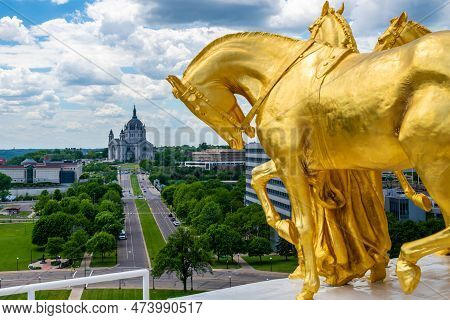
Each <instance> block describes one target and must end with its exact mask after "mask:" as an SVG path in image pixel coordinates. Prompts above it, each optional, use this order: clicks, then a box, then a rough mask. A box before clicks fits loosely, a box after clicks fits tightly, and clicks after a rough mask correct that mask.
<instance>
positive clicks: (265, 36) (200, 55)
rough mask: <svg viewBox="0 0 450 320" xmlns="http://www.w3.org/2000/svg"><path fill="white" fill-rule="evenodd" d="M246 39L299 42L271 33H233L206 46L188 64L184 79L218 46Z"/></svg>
mask: <svg viewBox="0 0 450 320" xmlns="http://www.w3.org/2000/svg"><path fill="white" fill-rule="evenodd" d="M246 38H263V39H274V38H276V39H284V40H290V41H293V42H294V41H295V42H296V41H298V40H297V39H294V38H291V37H288V36H283V35H279V34H275V33H269V32H260V31H256V32H238V33H231V34H226V35H224V36H222V37H220V38H217V39H215V40H213V41H212V42H210V43H209V44H208V45H206V46H205V47H204V48H203V49H202V50H201V51H200V52H199V53H198V54H197V55H196V56H195V58H194V59H192V61H191V62H190V63H189V64H188V66H187V67H186V69H185V70H184V72H183V77H184V76H185V75H186V74H187V73H188V72H189V69H190V68H192V67H193V66H194V65H195V64H196V63H197V62H199V61H200V60H201V59H202V58H203V57H204V56H206V55H207V54H208V53H209V52H210V51H211V50H212V49H214V48H215V47H217V46H218V45H220V44H222V43H225V42H228V41H230V40H235V39H246Z"/></svg>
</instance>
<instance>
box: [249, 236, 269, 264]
mask: <svg viewBox="0 0 450 320" xmlns="http://www.w3.org/2000/svg"><path fill="white" fill-rule="evenodd" d="M247 251H248V255H249V256H250V257H254V256H257V257H259V261H262V256H263V255H265V254H269V253H271V252H272V248H271V247H270V241H269V240H267V239H266V238H261V237H254V238H253V239H251V240H250V242H249V243H248V248H247Z"/></svg>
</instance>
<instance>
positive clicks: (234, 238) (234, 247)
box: [202, 224, 243, 260]
mask: <svg viewBox="0 0 450 320" xmlns="http://www.w3.org/2000/svg"><path fill="white" fill-rule="evenodd" d="M202 240H203V243H206V244H207V247H208V248H209V249H210V250H212V251H213V252H214V253H215V254H216V255H217V259H218V260H220V257H221V256H222V255H229V256H230V257H231V259H233V255H234V254H236V253H239V252H241V251H242V248H243V244H242V239H241V235H240V234H239V233H238V232H237V231H236V230H233V229H231V227H230V226H227V225H224V224H213V225H211V226H210V227H209V228H208V229H207V230H206V232H205V234H204V235H203V236H202Z"/></svg>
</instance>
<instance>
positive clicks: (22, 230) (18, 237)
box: [0, 223, 43, 271]
mask: <svg viewBox="0 0 450 320" xmlns="http://www.w3.org/2000/svg"><path fill="white" fill-rule="evenodd" d="M33 225H34V224H33V223H8V224H0V271H14V270H16V263H17V260H16V258H19V270H26V269H28V264H29V263H30V260H31V258H33V261H36V260H38V259H39V258H41V257H42V253H43V252H42V251H40V250H38V248H37V247H36V246H35V245H33V244H32V243H31V231H32V230H33Z"/></svg>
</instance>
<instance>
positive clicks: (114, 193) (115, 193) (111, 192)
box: [102, 189, 121, 203]
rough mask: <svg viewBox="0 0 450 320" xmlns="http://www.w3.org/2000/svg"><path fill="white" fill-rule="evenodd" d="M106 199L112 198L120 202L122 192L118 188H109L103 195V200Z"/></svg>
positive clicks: (115, 201) (111, 199) (113, 200)
mask: <svg viewBox="0 0 450 320" xmlns="http://www.w3.org/2000/svg"><path fill="white" fill-rule="evenodd" d="M104 200H110V201H112V202H114V203H120V201H121V196H120V193H119V192H118V191H117V190H114V189H109V190H108V191H107V192H106V193H105V195H104V196H103V197H102V201H104Z"/></svg>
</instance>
